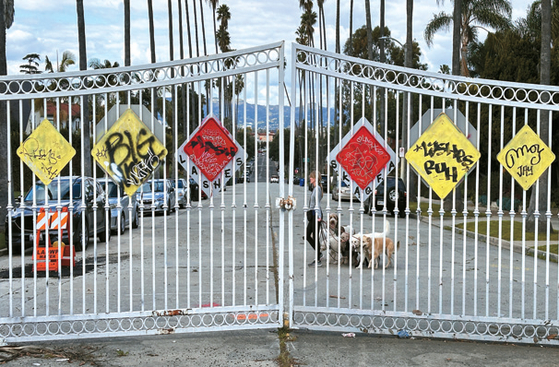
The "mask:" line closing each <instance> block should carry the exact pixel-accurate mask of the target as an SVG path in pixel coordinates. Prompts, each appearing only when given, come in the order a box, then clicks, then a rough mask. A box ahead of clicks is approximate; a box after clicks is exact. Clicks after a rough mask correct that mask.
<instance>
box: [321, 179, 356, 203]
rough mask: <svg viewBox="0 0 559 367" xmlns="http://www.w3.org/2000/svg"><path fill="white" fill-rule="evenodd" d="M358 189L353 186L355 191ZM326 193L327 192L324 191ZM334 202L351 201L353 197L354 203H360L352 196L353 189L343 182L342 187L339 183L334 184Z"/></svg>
mask: <svg viewBox="0 0 559 367" xmlns="http://www.w3.org/2000/svg"><path fill="white" fill-rule="evenodd" d="M356 189H357V185H353V190H356ZM324 192H326V190H324ZM331 192H332V200H336V201H337V200H341V201H349V200H350V199H351V197H352V196H353V200H354V201H359V199H358V198H357V197H356V196H354V195H353V194H352V191H351V187H350V186H349V185H348V184H346V183H345V182H344V181H342V184H341V186H339V187H338V181H334V182H333V183H332V190H331Z"/></svg>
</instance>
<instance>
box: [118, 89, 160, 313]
mask: <svg viewBox="0 0 559 367" xmlns="http://www.w3.org/2000/svg"><path fill="white" fill-rule="evenodd" d="M161 89H162V91H161V105H162V106H163V118H162V120H163V121H162V124H163V131H165V128H166V126H167V103H166V98H165V94H166V93H167V88H165V87H161ZM152 131H155V130H152ZM163 146H164V147H166V146H167V134H165V133H163ZM166 163H167V162H165V167H164V169H163V200H164V201H163V299H164V301H163V307H164V309H165V310H168V309H169V286H168V284H169V282H168V273H169V269H168V264H167V262H168V260H169V254H168V248H167V244H168V243H167V219H168V214H169V213H170V212H171V207H170V205H169V200H168V196H169V194H168V193H167V179H168V178H167V164H166ZM153 198H154V201H155V195H154V196H153ZM154 215H155V214H154ZM152 233H153V234H155V227H154V230H153V232H152ZM118 260H119V262H120V246H119V254H118ZM118 268H119V269H120V264H119V267H118ZM154 275H155V274H154ZM119 293H120V285H119ZM119 307H120V301H119Z"/></svg>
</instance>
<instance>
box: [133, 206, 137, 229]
mask: <svg viewBox="0 0 559 367" xmlns="http://www.w3.org/2000/svg"><path fill="white" fill-rule="evenodd" d="M132 217H133V218H132V228H138V211H137V210H134V211H133V214H132Z"/></svg>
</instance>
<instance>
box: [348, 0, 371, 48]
mask: <svg viewBox="0 0 559 367" xmlns="http://www.w3.org/2000/svg"><path fill="white" fill-rule="evenodd" d="M369 9H370V8H369ZM370 16H371V15H370V13H369V17H370ZM368 37H369V36H368V35H367V38H368ZM348 51H349V52H348V53H349V54H350V55H352V54H353V0H351V1H350V2H349V50H348Z"/></svg>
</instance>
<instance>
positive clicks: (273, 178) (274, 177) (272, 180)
mask: <svg viewBox="0 0 559 367" xmlns="http://www.w3.org/2000/svg"><path fill="white" fill-rule="evenodd" d="M270 183H279V176H278V175H275V174H274V175H272V176H271V177H270Z"/></svg>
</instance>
